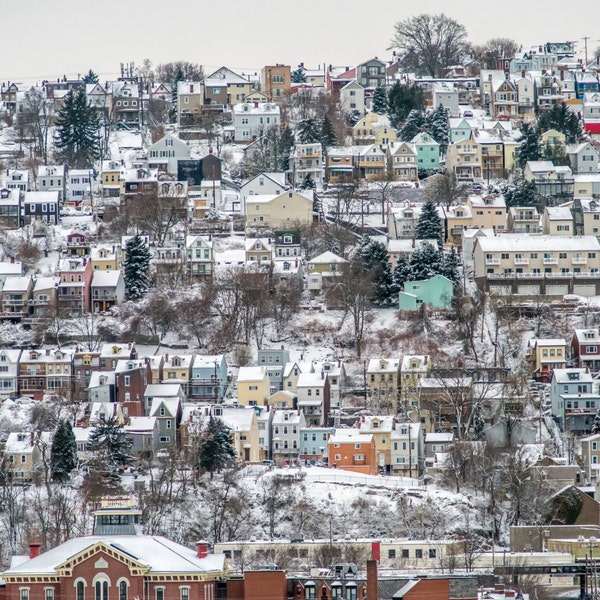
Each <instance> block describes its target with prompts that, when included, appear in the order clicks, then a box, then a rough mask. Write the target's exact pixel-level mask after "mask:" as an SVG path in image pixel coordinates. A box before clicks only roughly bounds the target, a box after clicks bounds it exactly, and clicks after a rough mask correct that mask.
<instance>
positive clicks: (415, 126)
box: [398, 110, 427, 142]
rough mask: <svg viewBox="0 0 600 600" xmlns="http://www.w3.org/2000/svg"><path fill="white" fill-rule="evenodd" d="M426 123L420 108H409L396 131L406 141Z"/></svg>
mask: <svg viewBox="0 0 600 600" xmlns="http://www.w3.org/2000/svg"><path fill="white" fill-rule="evenodd" d="M426 125H427V120H426V119H425V115H424V114H423V113H422V112H421V111H420V110H411V111H410V113H409V115H408V117H407V118H406V121H404V125H402V127H401V128H400V131H399V132H398V133H399V135H400V139H401V140H403V141H406V142H408V141H410V140H412V139H413V138H414V137H415V135H417V134H418V133H421V130H422V129H423V128H424V127H425V126H426Z"/></svg>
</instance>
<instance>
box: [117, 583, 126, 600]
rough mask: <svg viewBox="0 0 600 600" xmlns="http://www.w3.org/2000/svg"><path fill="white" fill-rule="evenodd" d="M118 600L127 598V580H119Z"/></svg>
mask: <svg viewBox="0 0 600 600" xmlns="http://www.w3.org/2000/svg"><path fill="white" fill-rule="evenodd" d="M119 600H127V582H126V581H120V582H119Z"/></svg>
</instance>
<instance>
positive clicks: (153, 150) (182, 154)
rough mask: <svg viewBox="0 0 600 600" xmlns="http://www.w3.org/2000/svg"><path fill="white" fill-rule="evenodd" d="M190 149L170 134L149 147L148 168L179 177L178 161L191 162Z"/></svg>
mask: <svg viewBox="0 0 600 600" xmlns="http://www.w3.org/2000/svg"><path fill="white" fill-rule="evenodd" d="M189 158H190V147H189V146H188V145H187V144H186V143H185V142H182V141H181V140H180V139H178V138H176V137H175V136H174V135H171V134H170V133H169V134H167V135H165V136H164V137H162V138H160V140H157V141H156V142H154V144H152V145H150V146H149V147H148V168H150V169H158V170H159V171H164V172H166V173H169V174H170V175H177V161H178V160H189Z"/></svg>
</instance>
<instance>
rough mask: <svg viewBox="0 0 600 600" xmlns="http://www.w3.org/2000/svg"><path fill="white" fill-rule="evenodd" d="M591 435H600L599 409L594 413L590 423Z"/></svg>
mask: <svg viewBox="0 0 600 600" xmlns="http://www.w3.org/2000/svg"><path fill="white" fill-rule="evenodd" d="M592 433H600V408H599V409H598V410H597V411H596V416H595V417H594V422H593V423H592Z"/></svg>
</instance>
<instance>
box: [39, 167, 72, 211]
mask: <svg viewBox="0 0 600 600" xmlns="http://www.w3.org/2000/svg"><path fill="white" fill-rule="evenodd" d="M65 183H66V180H65V167H64V165H40V166H39V167H38V172H37V189H38V191H40V192H54V191H57V192H58V200H59V202H62V201H63V200H64V197H65Z"/></svg>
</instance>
